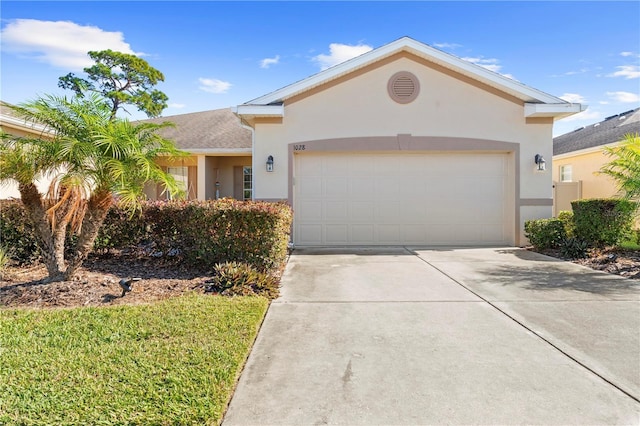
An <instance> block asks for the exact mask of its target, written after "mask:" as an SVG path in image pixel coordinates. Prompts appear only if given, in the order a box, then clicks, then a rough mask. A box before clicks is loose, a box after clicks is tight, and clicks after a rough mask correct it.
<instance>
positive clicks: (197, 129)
mask: <svg viewBox="0 0 640 426" xmlns="http://www.w3.org/2000/svg"><path fill="white" fill-rule="evenodd" d="M141 121H143V122H152V123H162V122H164V121H170V122H172V123H174V124H175V127H167V128H165V129H162V130H160V132H159V133H160V134H161V135H162V136H163V137H165V138H167V139H170V140H172V141H174V142H175V144H176V146H177V147H178V148H180V149H183V150H185V151H189V150H212V151H215V150H226V151H233V150H246V149H250V148H251V132H250V131H249V130H248V129H245V128H244V127H242V126H241V125H240V119H239V118H238V117H237V116H236V115H235V114H234V113H233V112H231V109H230V108H224V109H216V110H211V111H203V112H194V113H190V114H181V115H172V116H168V117H160V118H153V119H149V120H141Z"/></svg>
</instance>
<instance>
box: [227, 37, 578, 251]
mask: <svg viewBox="0 0 640 426" xmlns="http://www.w3.org/2000/svg"><path fill="white" fill-rule="evenodd" d="M581 110H583V107H582V106H581V105H580V104H571V103H568V102H566V101H564V100H562V99H559V98H557V97H555V96H552V95H549V94H547V93H544V92H541V91H539V90H536V89H533V88H531V87H529V86H526V85H524V84H522V83H520V82H518V81H515V80H512V79H510V78H507V77H505V76H503V75H500V74H497V73H494V72H492V71H489V70H487V69H485V68H482V67H480V66H477V65H474V64H472V63H469V62H467V61H464V60H462V59H460V58H457V57H455V56H452V55H449V54H447V53H444V52H442V51H440V50H437V49H434V48H432V47H430V46H427V45H425V44H423V43H420V42H418V41H415V40H413V39H411V38H408V37H404V38H401V39H399V40H396V41H394V42H392V43H390V44H387V45H385V46H382V47H380V48H378V49H375V50H372V51H370V52H368V53H365V54H363V55H361V56H358V57H357V58H354V59H351V60H349V61H347V62H344V63H342V64H339V65H336V66H334V67H332V68H329V69H327V70H324V71H322V72H320V73H318V74H315V75H313V76H311V77H309V78H307V79H304V80H301V81H299V82H297V83H294V84H291V85H289V86H286V87H284V88H282V89H279V90H276V91H274V92H272V93H269V94H267V95H264V96H261V97H259V98H256V99H254V100H252V101H249V102H247V103H244V104H242V105H239V106H237V107H236V108H235V112H236V114H237V115H238V116H239V117H240V118H241V119H242V122H243V123H245V124H246V125H248V126H249V127H251V129H252V131H253V158H252V164H253V197H254V199H257V200H273V201H275V200H286V201H288V202H289V203H290V204H291V205H292V206H293V208H294V211H295V218H294V225H293V242H294V243H295V244H296V245H298V246H322V245H339V246H342V245H345V246H348V245H494V244H496V245H522V244H525V243H526V239H525V237H524V232H523V227H524V221H525V220H527V219H535V218H546V217H551V215H552V204H553V200H552V179H551V173H550V172H548V171H539V170H538V168H539V167H538V165H537V164H535V163H534V158H536V155H538V158H539V156H542V157H543V158H544V159H546V161H547V163H548V164H550V163H551V156H552V127H553V122H554V120H556V119H559V118H562V117H566V116H569V115H571V114H575V113H577V112H580V111H581ZM269 163H271V164H269Z"/></svg>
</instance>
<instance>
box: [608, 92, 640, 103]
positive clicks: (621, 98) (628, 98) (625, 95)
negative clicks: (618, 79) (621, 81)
mask: <svg viewBox="0 0 640 426" xmlns="http://www.w3.org/2000/svg"><path fill="white" fill-rule="evenodd" d="M607 96H608V97H609V98H611V99H613V100H614V101H618V102H622V103H632V102H638V101H640V96H638V94H637V93H631V92H607Z"/></svg>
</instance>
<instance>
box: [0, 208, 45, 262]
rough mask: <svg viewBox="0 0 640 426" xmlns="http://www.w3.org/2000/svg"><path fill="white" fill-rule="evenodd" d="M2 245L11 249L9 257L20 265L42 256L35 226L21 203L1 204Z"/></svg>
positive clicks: (0, 229) (0, 227)
mask: <svg viewBox="0 0 640 426" xmlns="http://www.w3.org/2000/svg"><path fill="white" fill-rule="evenodd" d="M0 244H2V245H3V246H4V247H6V248H7V249H10V251H9V256H10V257H11V259H12V260H14V261H15V262H17V263H18V264H20V265H24V264H29V263H32V262H34V261H36V260H37V259H38V258H39V256H40V250H39V248H38V244H37V237H36V234H35V232H34V229H33V225H32V224H31V221H30V220H29V217H28V216H27V212H26V210H25V209H24V207H23V206H22V203H21V202H20V201H2V202H0Z"/></svg>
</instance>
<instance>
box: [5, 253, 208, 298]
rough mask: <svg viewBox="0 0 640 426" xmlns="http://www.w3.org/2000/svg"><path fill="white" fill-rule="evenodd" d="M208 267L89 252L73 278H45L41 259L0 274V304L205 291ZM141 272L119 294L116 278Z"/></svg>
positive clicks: (177, 294)
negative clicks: (206, 268)
mask: <svg viewBox="0 0 640 426" xmlns="http://www.w3.org/2000/svg"><path fill="white" fill-rule="evenodd" d="M212 275H213V274H212V272H210V271H198V270H195V269H193V268H187V267H184V266H182V265H180V264H179V263H176V262H173V263H166V262H163V261H162V260H158V259H140V258H133V257H127V256H121V255H111V256H90V257H89V259H87V261H85V263H84V265H83V266H82V268H80V270H79V271H78V273H77V275H76V276H75V277H74V279H73V281H62V282H54V283H47V282H46V277H47V270H46V268H45V266H44V265H34V266H28V267H9V268H8V269H7V270H6V271H5V273H4V274H3V276H2V277H1V278H2V279H0V307H2V306H4V307H34V308H47V307H75V306H108V305H122V304H126V305H135V304H143V303H150V302H153V301H157V300H162V299H166V298H168V297H174V296H179V295H182V294H184V293H186V292H194V291H195V292H199V293H204V291H205V289H204V287H205V286H204V284H205V283H206V282H207V281H208V280H210V279H211V276H212ZM134 277H135V278H141V280H140V281H137V282H134V283H133V285H132V287H133V288H132V291H131V292H128V293H126V295H125V296H122V288H121V287H120V285H119V281H120V280H121V279H123V278H124V279H129V278H134Z"/></svg>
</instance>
